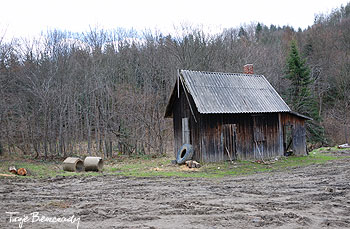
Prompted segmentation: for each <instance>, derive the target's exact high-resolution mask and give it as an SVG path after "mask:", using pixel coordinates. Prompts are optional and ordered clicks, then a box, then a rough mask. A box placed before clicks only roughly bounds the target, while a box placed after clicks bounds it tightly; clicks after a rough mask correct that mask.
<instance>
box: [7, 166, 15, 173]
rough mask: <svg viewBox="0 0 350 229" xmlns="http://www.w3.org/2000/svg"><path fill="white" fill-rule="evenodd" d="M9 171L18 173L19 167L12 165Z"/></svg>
mask: <svg viewBox="0 0 350 229" xmlns="http://www.w3.org/2000/svg"><path fill="white" fill-rule="evenodd" d="M9 172H10V173H13V174H17V169H16V167H15V166H10V167H9Z"/></svg>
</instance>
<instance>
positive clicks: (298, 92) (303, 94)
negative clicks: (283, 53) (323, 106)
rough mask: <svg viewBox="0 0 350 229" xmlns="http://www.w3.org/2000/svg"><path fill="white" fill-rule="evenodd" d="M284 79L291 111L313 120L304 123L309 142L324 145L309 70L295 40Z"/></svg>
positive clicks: (291, 47) (292, 43) (291, 46)
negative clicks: (288, 82) (286, 80)
mask: <svg viewBox="0 0 350 229" xmlns="http://www.w3.org/2000/svg"><path fill="white" fill-rule="evenodd" d="M285 78H286V79H288V80H289V81H290V87H289V89H288V90H287V96H286V97H287V103H288V104H289V106H290V107H291V109H292V110H293V111H296V112H298V113H300V114H303V115H306V116H309V117H311V118H312V119H313V121H309V122H307V123H306V130H307V135H308V139H309V140H310V141H311V142H322V143H325V139H324V130H323V128H322V127H321V125H320V121H321V118H320V116H319V110H318V105H317V101H316V98H315V96H314V95H313V93H312V91H311V85H312V83H313V80H312V79H311V77H310V69H309V68H308V66H307V65H306V60H305V59H303V58H302V57H301V56H300V54H299V51H298V46H297V43H296V41H295V40H293V41H292V42H291V45H290V51H289V55H288V58H287V66H286V76H285Z"/></svg>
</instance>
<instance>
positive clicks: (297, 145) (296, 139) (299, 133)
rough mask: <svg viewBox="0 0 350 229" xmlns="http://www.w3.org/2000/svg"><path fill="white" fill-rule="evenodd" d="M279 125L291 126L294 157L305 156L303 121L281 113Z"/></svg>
mask: <svg viewBox="0 0 350 229" xmlns="http://www.w3.org/2000/svg"><path fill="white" fill-rule="evenodd" d="M281 124H282V126H284V125H292V135H293V153H294V154H295V155H306V154H307V149H306V130H305V119H303V118H300V117H298V116H296V115H293V114H289V113H281Z"/></svg>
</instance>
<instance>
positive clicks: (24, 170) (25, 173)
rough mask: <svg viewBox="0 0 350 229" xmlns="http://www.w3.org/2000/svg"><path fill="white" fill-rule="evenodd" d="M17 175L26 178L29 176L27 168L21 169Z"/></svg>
mask: <svg viewBox="0 0 350 229" xmlns="http://www.w3.org/2000/svg"><path fill="white" fill-rule="evenodd" d="M17 174H18V175H20V176H26V175H27V170H26V169H25V168H19V169H18V170H17Z"/></svg>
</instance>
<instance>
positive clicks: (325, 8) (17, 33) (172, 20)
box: [0, 0, 349, 38]
mask: <svg viewBox="0 0 350 229" xmlns="http://www.w3.org/2000/svg"><path fill="white" fill-rule="evenodd" d="M347 2H349V0H292V1H289V0H288V1H284V0H237V1H234V0H232V1H228V0H209V1H208V0H163V1H162V0H123V1H119V0H115V1H112V0H96V1H95V0H0V3H1V4H0V5H1V8H0V9H1V10H0V35H3V34H4V32H5V31H6V37H7V38H9V37H28V36H37V35H38V34H40V32H41V31H46V30H48V29H60V30H68V31H72V32H83V31H86V30H88V29H89V26H92V27H95V26H98V27H99V28H105V29H111V28H117V27H123V28H127V29H129V28H134V29H136V30H143V29H155V28H157V29H158V30H159V31H161V32H163V33H169V32H171V31H172V29H173V28H174V25H177V26H178V25H180V24H181V23H187V24H188V23H189V24H192V25H202V26H204V29H207V30H208V31H209V29H208V28H210V30H211V31H212V32H220V30H221V29H223V28H229V27H238V26H240V25H243V24H249V23H250V22H262V23H264V24H265V25H268V26H269V25H270V24H274V25H280V26H283V25H290V26H293V27H294V28H295V29H298V28H299V27H300V28H302V29H304V28H307V26H309V25H312V24H313V21H314V17H315V15H316V14H319V13H329V12H331V10H332V9H334V8H338V7H340V6H341V5H346V3H347Z"/></svg>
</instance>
